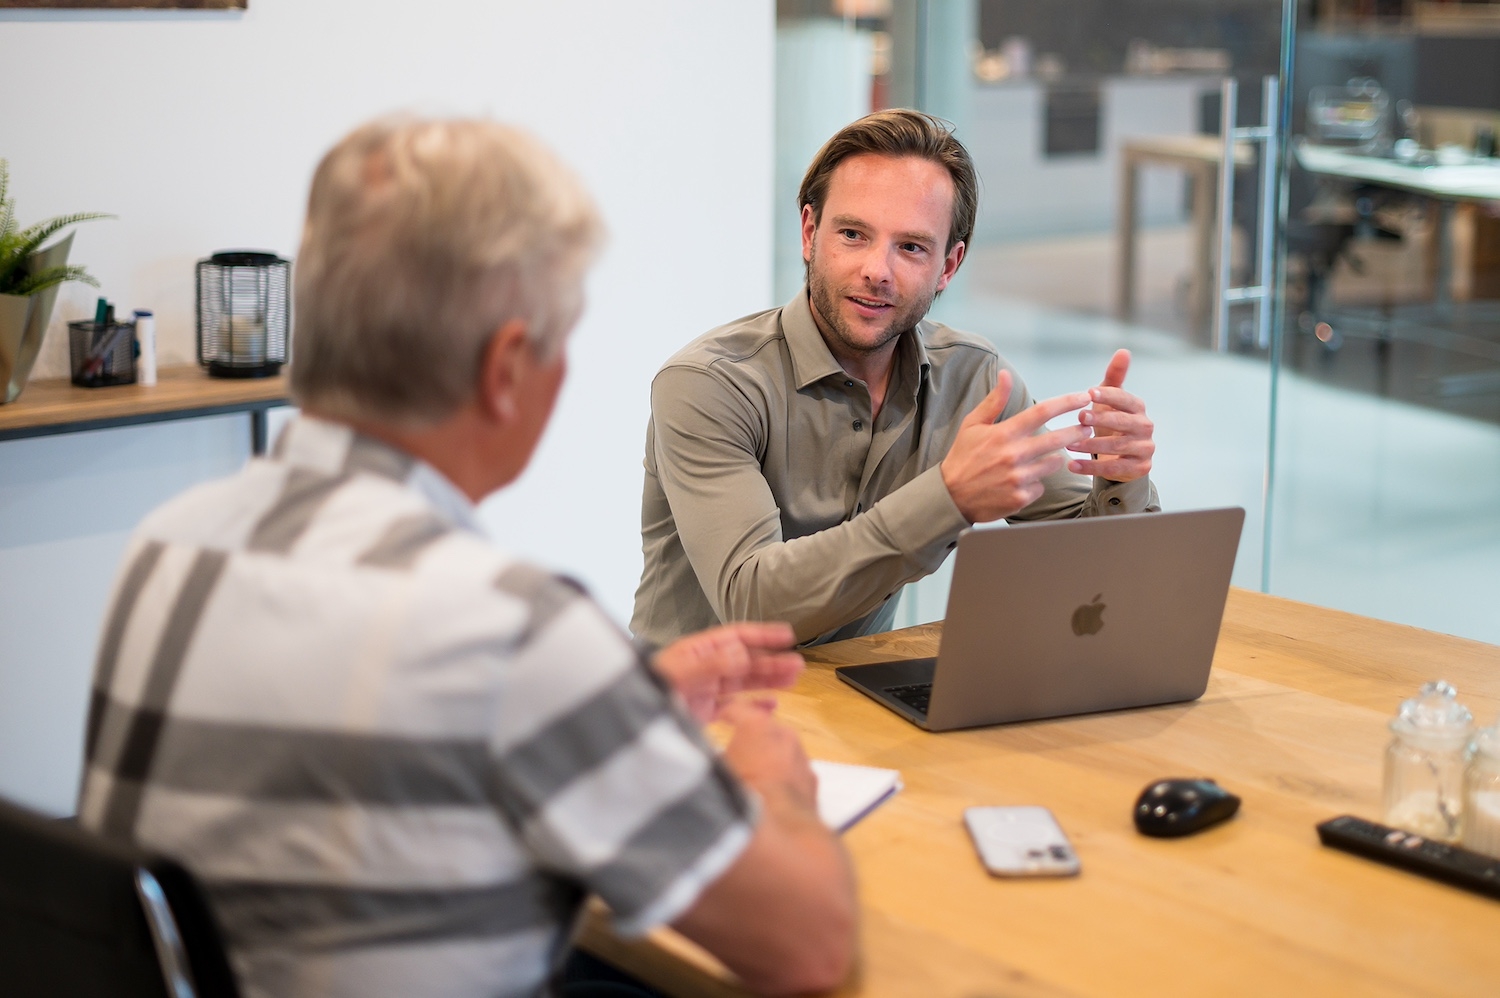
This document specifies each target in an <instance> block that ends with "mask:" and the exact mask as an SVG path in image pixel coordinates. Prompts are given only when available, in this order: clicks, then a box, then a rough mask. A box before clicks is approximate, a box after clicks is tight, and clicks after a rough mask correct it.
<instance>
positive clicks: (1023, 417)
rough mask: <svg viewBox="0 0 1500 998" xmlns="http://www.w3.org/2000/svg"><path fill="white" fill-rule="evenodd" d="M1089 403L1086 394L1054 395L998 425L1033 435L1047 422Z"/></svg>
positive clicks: (1087, 394)
mask: <svg viewBox="0 0 1500 998" xmlns="http://www.w3.org/2000/svg"><path fill="white" fill-rule="evenodd" d="M1089 401H1090V399H1089V393H1088V392H1072V393H1071V394H1068V395H1055V396H1053V397H1052V398H1050V399H1044V400H1043V401H1041V402H1038V403H1037V404H1036V405H1034V406H1032V407H1031V408H1030V409H1023V410H1022V411H1021V412H1018V413H1016V414H1015V415H1014V416H1012V417H1010V418H1009V419H1007V420H1006V421H1005V422H1003V423H1001V424H1000V425H1001V426H1004V427H1009V428H1013V429H1016V430H1019V431H1020V432H1022V433H1027V434H1030V433H1035V432H1036V431H1037V430H1039V429H1041V428H1042V427H1043V426H1046V425H1047V423H1048V421H1049V420H1053V419H1056V418H1057V417H1058V416H1061V415H1062V414H1063V413H1065V412H1072V411H1073V410H1075V409H1082V408H1083V407H1084V406H1086V405H1088V404H1089Z"/></svg>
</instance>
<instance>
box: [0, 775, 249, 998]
mask: <svg viewBox="0 0 1500 998" xmlns="http://www.w3.org/2000/svg"><path fill="white" fill-rule="evenodd" d="M0 994H5V995H7V996H9V998H43V996H45V998H116V996H117V998H238V995H239V989H238V988H237V987H236V985H235V981H234V975H233V972H232V971H231V970H230V968H229V962H228V960H227V959H226V957H225V955H224V947H223V943H222V941H221V940H220V937H219V932H218V929H217V927H216V925H215V924H214V921H213V918H212V915H211V914H210V912H209V909H208V905H207V903H206V901H205V900H204V897H203V894H202V892H201V891H200V890H199V888H198V885H197V883H196V882H195V881H194V880H193V878H192V876H191V875H190V874H189V873H188V872H187V871H186V870H184V869H183V868H182V867H181V866H179V865H178V864H176V863H173V862H171V861H170V860H166V859H163V858H161V857H159V856H153V855H151V854H149V853H146V852H144V851H142V850H140V849H136V848H133V847H131V846H127V845H124V844H122V843H118V842H112V841H109V840H106V839H104V838H102V837H100V836H97V835H93V834H91V833H89V832H86V831H84V830H83V829H81V828H79V827H78V826H77V825H75V824H74V823H73V822H71V821H57V820H53V819H49V818H45V817H42V816H41V815H38V814H35V813H32V812H30V811H27V810H25V809H24V808H20V807H17V806H15V805H14V804H11V803H8V802H6V801H4V800H0Z"/></svg>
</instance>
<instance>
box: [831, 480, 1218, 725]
mask: <svg viewBox="0 0 1500 998" xmlns="http://www.w3.org/2000/svg"><path fill="white" fill-rule="evenodd" d="M1244 522H1245V511H1244V510H1243V509H1240V508H1238V507H1234V508H1231V509H1203V510H1191V511H1187V512H1182V513H1141V514H1136V515H1122V516H1098V517H1087V518H1084V519H1078V520H1060V521H1058V520H1054V521H1049V522H1045V523H1027V524H1016V525H1013V526H1002V527H995V528H983V529H979V530H969V531H965V532H964V533H963V534H962V535H961V536H960V537H959V540H958V551H957V553H956V554H955V556H954V558H955V561H954V566H953V585H952V588H951V589H950V590H949V593H948V615H947V618H946V620H945V622H944V624H943V637H942V643H941V645H940V646H939V647H938V654H937V657H936V658H921V659H908V660H904V661H899V662H878V663H874V664H871V665H847V666H844V667H843V668H840V669H837V670H835V671H836V672H837V673H838V677H839V678H840V679H842V680H843V681H844V682H846V683H848V684H849V685H850V686H853V687H854V688H855V689H857V690H859V691H860V692H861V693H864V694H865V695H866V696H870V697H873V698H874V699H876V700H878V701H879V702H880V703H882V704H884V705H885V706H887V707H889V708H890V709H891V710H894V711H895V712H896V713H898V714H900V715H901V716H902V717H904V718H906V719H907V720H909V721H911V722H913V723H914V724H918V725H921V726H922V727H924V728H926V729H927V730H929V731H947V730H950V729H953V728H969V727H975V726H977V725H981V724H1004V723H1006V722H1009V721H1030V720H1035V719H1037V718H1043V717H1061V716H1065V715H1069V714H1086V713H1090V712H1093V711H1100V710H1118V709H1120V708H1122V707H1144V706H1147V705H1150V704H1161V703H1176V702H1178V701H1182V700H1196V699H1197V698H1198V697H1200V696H1202V695H1203V691H1204V689H1205V688H1206V687H1207V686H1208V670H1209V667H1210V665H1212V663H1213V656H1214V645H1215V643H1216V642H1217V641H1218V638H1219V621H1220V619H1221V618H1222V617H1223V615H1224V601H1225V599H1226V598H1227V597H1228V595H1229V577H1230V574H1231V572H1232V571H1233V570H1234V554H1235V550H1236V549H1237V548H1238V547H1239V541H1240V528H1241V526H1243V524H1244Z"/></svg>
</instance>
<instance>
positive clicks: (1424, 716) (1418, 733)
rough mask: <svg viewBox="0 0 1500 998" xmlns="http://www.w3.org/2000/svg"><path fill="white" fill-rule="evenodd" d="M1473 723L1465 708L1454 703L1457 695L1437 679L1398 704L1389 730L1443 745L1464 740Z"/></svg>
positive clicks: (1471, 716) (1472, 716)
mask: <svg viewBox="0 0 1500 998" xmlns="http://www.w3.org/2000/svg"><path fill="white" fill-rule="evenodd" d="M1473 720H1474V715H1473V714H1471V713H1469V708H1467V707H1465V706H1464V705H1463V704H1461V703H1459V702H1458V691H1457V690H1455V689H1454V688H1453V687H1452V686H1451V685H1449V684H1448V683H1446V682H1444V681H1443V680H1441V679H1440V680H1438V681H1437V682H1435V683H1423V684H1422V688H1421V689H1420V690H1418V691H1417V695H1416V696H1414V697H1412V698H1411V699H1410V700H1406V701H1403V702H1402V704H1401V709H1400V710H1398V711H1396V716H1395V718H1394V719H1393V720H1392V721H1391V730H1392V731H1394V732H1396V733H1397V734H1401V735H1408V736H1413V737H1416V738H1419V739H1421V740H1423V741H1442V742H1447V741H1450V740H1459V739H1465V738H1467V737H1468V735H1469V728H1470V726H1471V724H1472V722H1473Z"/></svg>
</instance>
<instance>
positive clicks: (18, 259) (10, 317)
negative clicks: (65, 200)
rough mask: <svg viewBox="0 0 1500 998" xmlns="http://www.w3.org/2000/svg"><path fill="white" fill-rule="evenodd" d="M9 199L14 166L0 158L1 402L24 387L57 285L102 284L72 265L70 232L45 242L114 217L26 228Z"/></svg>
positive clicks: (65, 219)
mask: <svg viewBox="0 0 1500 998" xmlns="http://www.w3.org/2000/svg"><path fill="white" fill-rule="evenodd" d="M9 195H10V164H9V163H8V162H6V161H5V160H4V159H0V386H3V390H4V396H3V397H0V403H4V402H14V401H15V400H16V397H17V396H19V395H20V394H21V389H22V388H25V387H26V379H27V378H28V377H30V376H31V367H32V365H33V364H35V363H36V357H37V354H38V353H39V352H40V351H41V349H42V336H43V335H45V334H46V332H47V323H48V322H49V321H50V320H51V318H52V305H53V303H54V302H55V301H56V300H57V287H58V285H60V284H62V283H63V282H65V281H83V282H84V283H85V284H91V285H93V286H94V287H98V286H99V282H98V281H96V280H94V279H93V278H92V277H90V276H89V274H88V272H87V271H85V270H84V269H83V268H82V267H77V266H69V265H68V251H69V250H70V249H72V248H73V234H72V233H71V232H70V233H68V235H67V237H66V238H64V239H60V240H58V241H57V242H55V243H53V244H52V245H51V246H48V247H46V248H43V247H42V244H43V243H45V242H46V241H47V240H48V239H50V238H52V236H53V235H55V234H56V233H57V232H59V231H61V230H62V229H65V228H67V227H68V226H70V225H76V224H77V223H79V222H87V221H89V220H91V219H95V218H110V217H112V216H109V215H101V214H99V213H97V212H84V213H81V214H77V215H59V216H57V217H56V218H49V219H47V220H46V221H42V222H37V223H36V224H35V225H29V226H27V227H26V228H24V229H23V228H21V227H20V225H19V224H18V223H17V222H16V202H15V199H14V198H12V197H10V196H9Z"/></svg>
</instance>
